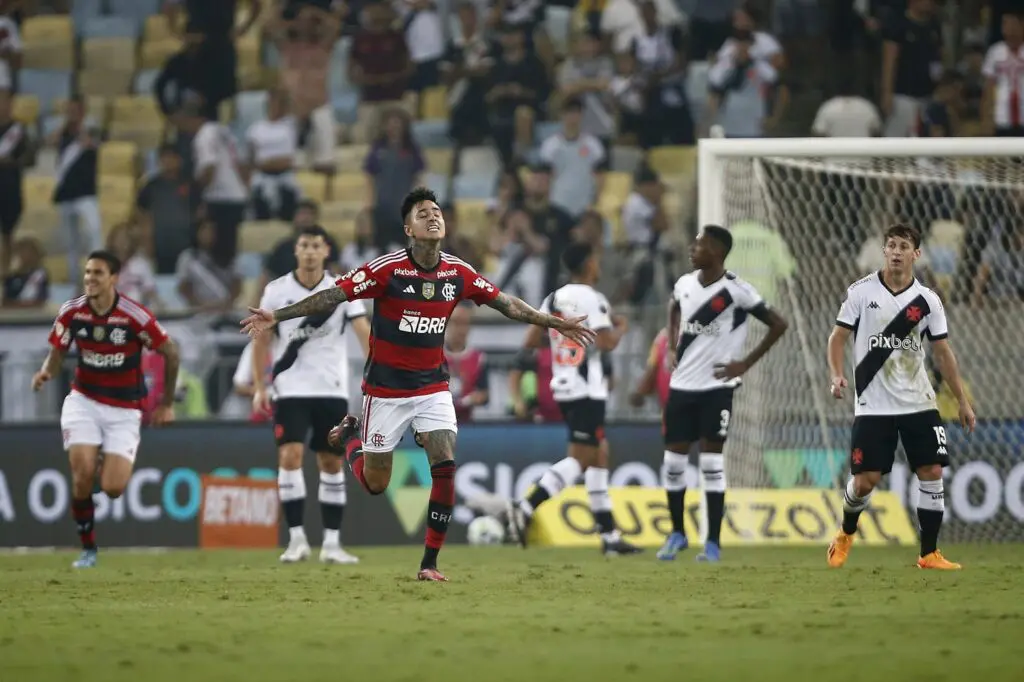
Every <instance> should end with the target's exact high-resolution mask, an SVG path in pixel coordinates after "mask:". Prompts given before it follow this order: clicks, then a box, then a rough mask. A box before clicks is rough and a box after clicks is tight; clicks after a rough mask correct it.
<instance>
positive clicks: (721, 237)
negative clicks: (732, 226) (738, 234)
mask: <svg viewBox="0 0 1024 682" xmlns="http://www.w3.org/2000/svg"><path fill="white" fill-rule="evenodd" d="M701 232H703V233H704V234H706V235H707V236H708V238H709V239H712V240H714V241H715V242H717V243H718V244H719V245H720V246H721V247H722V251H723V253H722V257H723V258H724V257H725V256H728V255H729V252H730V251H732V233H731V232H729V230H727V229H725V228H724V227H722V226H721V225H705V226H704V229H702V230H701Z"/></svg>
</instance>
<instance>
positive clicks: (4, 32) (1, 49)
mask: <svg viewBox="0 0 1024 682" xmlns="http://www.w3.org/2000/svg"><path fill="white" fill-rule="evenodd" d="M20 62H21V33H20V32H19V31H18V25H17V24H16V23H14V20H13V19H11V18H10V17H8V16H3V15H0V90H14V74H15V73H16V72H17V70H18V66H19V64H20Z"/></svg>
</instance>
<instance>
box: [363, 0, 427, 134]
mask: <svg viewBox="0 0 1024 682" xmlns="http://www.w3.org/2000/svg"><path fill="white" fill-rule="evenodd" d="M393 21H394V13H393V12H392V9H391V6H390V5H389V4H387V3H386V2H383V1H382V0H371V1H370V2H368V3H367V4H366V6H365V8H364V9H363V11H362V13H361V20H360V29H359V30H358V31H357V32H356V34H355V36H353V38H352V50H351V53H350V54H349V61H348V80H349V82H350V83H352V84H353V85H355V86H357V87H358V88H359V120H358V122H357V124H356V126H355V128H354V129H353V131H352V137H353V139H354V141H355V142H365V141H367V140H369V139H372V138H373V137H375V136H376V134H377V128H378V125H379V123H380V119H381V114H382V113H383V111H385V110H386V109H389V108H392V107H394V106H401V104H402V102H401V100H402V96H403V95H404V94H405V91H406V90H407V89H408V85H409V80H410V78H411V77H412V75H413V72H414V71H415V66H414V64H413V63H412V59H411V58H410V57H409V49H408V47H407V46H406V44H405V36H404V35H403V34H402V32H401V31H399V30H397V29H395V28H394V27H393V26H392V22H393Z"/></svg>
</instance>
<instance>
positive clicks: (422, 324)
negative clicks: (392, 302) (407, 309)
mask: <svg viewBox="0 0 1024 682" xmlns="http://www.w3.org/2000/svg"><path fill="white" fill-rule="evenodd" d="M447 322H448V321H447V320H446V319H445V318H443V317H417V316H415V315H402V319H401V320H400V321H399V322H398V331H400V332H408V333H410V334H441V333H442V332H444V327H445V324H447Z"/></svg>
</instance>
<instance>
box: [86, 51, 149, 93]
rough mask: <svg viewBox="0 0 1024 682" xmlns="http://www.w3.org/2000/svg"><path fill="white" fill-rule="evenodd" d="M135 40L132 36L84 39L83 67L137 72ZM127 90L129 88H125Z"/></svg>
mask: <svg viewBox="0 0 1024 682" xmlns="http://www.w3.org/2000/svg"><path fill="white" fill-rule="evenodd" d="M135 62H136V59H135V41H134V40H133V39H130V38H91V39H89V40H84V41H82V68H83V69H92V70H97V69H110V70H112V71H128V72H131V73H134V72H135ZM125 90H126V91H127V88H126V89H125Z"/></svg>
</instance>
